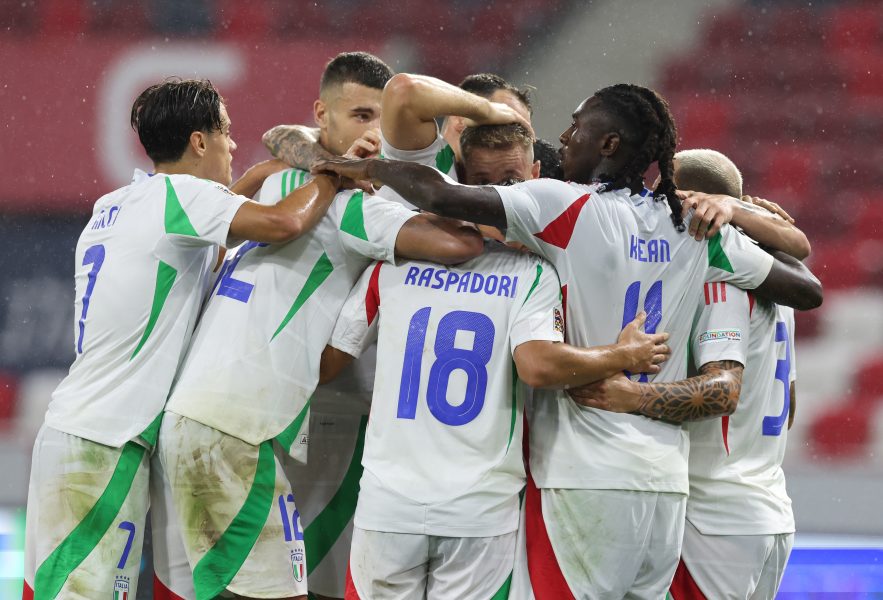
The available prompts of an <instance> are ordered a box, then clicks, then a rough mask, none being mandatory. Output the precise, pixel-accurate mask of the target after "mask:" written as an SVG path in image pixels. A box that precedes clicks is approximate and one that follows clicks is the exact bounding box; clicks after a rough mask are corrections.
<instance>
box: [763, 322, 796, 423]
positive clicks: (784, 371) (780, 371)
mask: <svg viewBox="0 0 883 600" xmlns="http://www.w3.org/2000/svg"><path fill="white" fill-rule="evenodd" d="M776 341H777V342H785V358H784V359H779V360H777V361H776V381H781V382H782V389H784V390H785V392H784V394H783V396H784V401H783V405H782V412H781V413H779V414H778V415H773V416H770V417H764V418H763V434H764V435H782V428H783V427H784V426H785V423H786V422H787V421H788V407H789V406H791V382H790V381H788V380H789V378H790V377H789V376H790V375H791V342H790V341H788V329H787V328H786V327H785V323H783V322H782V321H778V322H776Z"/></svg>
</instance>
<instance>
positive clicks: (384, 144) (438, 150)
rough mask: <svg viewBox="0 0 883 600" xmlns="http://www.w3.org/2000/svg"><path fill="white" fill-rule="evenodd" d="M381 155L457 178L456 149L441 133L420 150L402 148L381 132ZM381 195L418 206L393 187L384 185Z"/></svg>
mask: <svg viewBox="0 0 883 600" xmlns="http://www.w3.org/2000/svg"><path fill="white" fill-rule="evenodd" d="M380 156H381V157H382V158H389V159H391V160H401V161H405V162H411V163H416V164H418V165H425V166H427V167H432V168H433V169H435V170H436V171H439V172H440V173H441V174H442V175H446V176H447V177H449V178H450V179H453V180H454V181H456V180H457V169H456V167H455V160H454V150H453V149H452V148H451V146H450V144H448V143H447V142H446V141H445V138H443V137H442V136H441V134H440V133H438V132H436V136H435V141H433V142H432V143H431V144H430V145H429V146H427V147H426V148H422V149H420V150H400V149H398V148H396V147H394V146H392V145H391V144H390V143H389V141H387V139H386V138H385V137H383V132H381V133H380ZM377 194H378V195H379V196H380V197H382V198H386V199H387V200H390V201H391V202H396V203H398V204H401V205H402V206H404V207H406V208H409V209H411V210H415V209H416V208H417V207H416V206H414V205H413V204H411V203H410V202H408V201H407V200H405V199H404V198H403V197H402V196H401V194H399V193H398V192H396V191H395V190H394V189H392V188H391V187H389V186H388V185H387V186H384V187H382V188H380V191H379V192H378V193H377Z"/></svg>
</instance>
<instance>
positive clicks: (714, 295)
mask: <svg viewBox="0 0 883 600" xmlns="http://www.w3.org/2000/svg"><path fill="white" fill-rule="evenodd" d="M711 301H712V302H714V303H715V304H717V282H714V283H712V284H711Z"/></svg>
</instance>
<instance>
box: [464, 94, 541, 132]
mask: <svg viewBox="0 0 883 600" xmlns="http://www.w3.org/2000/svg"><path fill="white" fill-rule="evenodd" d="M464 122H465V123H466V126H467V127H474V126H476V125H508V124H510V123H518V124H519V125H521V126H522V127H524V128H525V129H527V130H528V131H529V132H530V135H531V138H534V137H536V136H535V135H534V132H533V127H532V126H531V124H530V121H529V120H528V119H527V118H526V117H525V116H524V115H522V114H521V113H519V112H518V111H517V110H515V109H514V108H512V107H511V106H509V105H508V104H503V103H502V102H488V110H487V112H486V113H485V115H484V116H483V117H482V118H481V119H478V120H472V119H464Z"/></svg>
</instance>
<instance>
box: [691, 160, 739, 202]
mask: <svg viewBox="0 0 883 600" xmlns="http://www.w3.org/2000/svg"><path fill="white" fill-rule="evenodd" d="M674 159H675V161H677V167H676V168H675V170H674V179H675V185H677V186H678V189H681V190H693V191H695V192H704V193H706V194H726V195H727V196H733V197H735V198H741V197H742V173H740V172H739V168H738V167H737V166H736V165H735V163H733V161H732V160H730V159H729V158H728V157H727V156H726V155H724V154H721V153H720V152H718V151H717V150H709V149H707V148H695V149H691V150H681V151H680V152H678V153H677V154H675V157H674Z"/></svg>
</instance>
